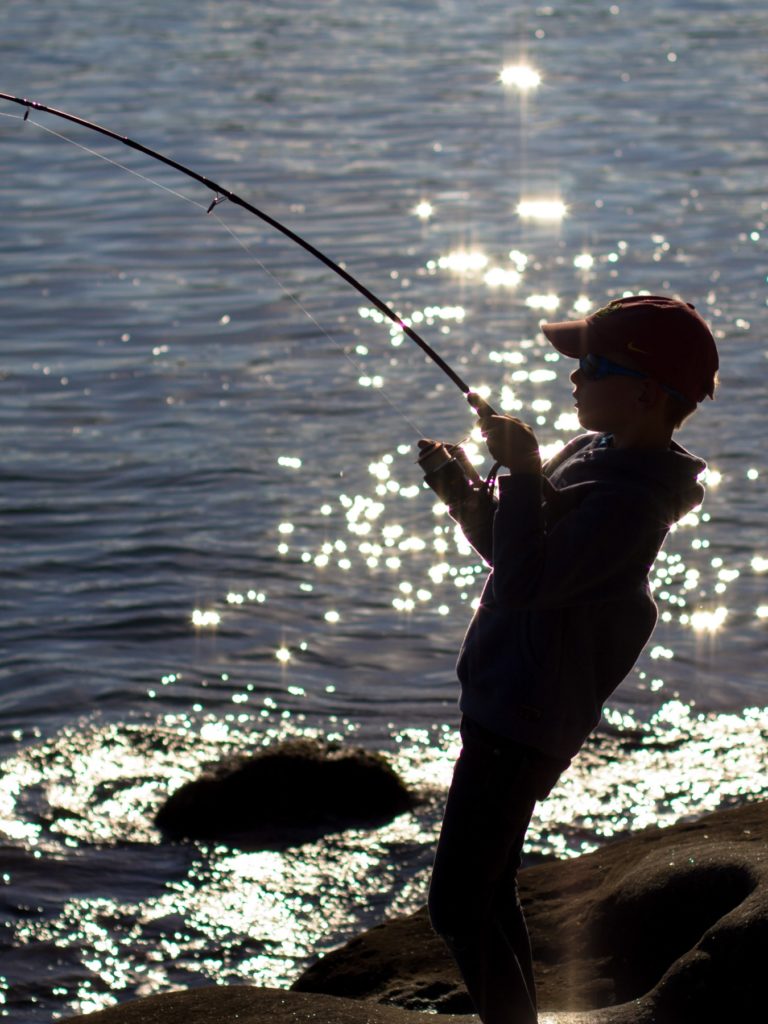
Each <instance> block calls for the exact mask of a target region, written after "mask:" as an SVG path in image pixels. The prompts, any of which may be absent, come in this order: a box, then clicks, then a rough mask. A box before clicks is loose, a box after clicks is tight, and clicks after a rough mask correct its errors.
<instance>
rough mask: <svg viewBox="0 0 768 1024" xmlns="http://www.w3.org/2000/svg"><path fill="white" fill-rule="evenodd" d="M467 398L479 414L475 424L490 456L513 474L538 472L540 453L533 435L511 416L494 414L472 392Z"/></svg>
mask: <svg viewBox="0 0 768 1024" xmlns="http://www.w3.org/2000/svg"><path fill="white" fill-rule="evenodd" d="M467 401H468V402H469V404H470V405H471V406H472V407H473V408H474V410H475V411H476V412H477V415H478V426H479V427H480V430H481V432H482V435H483V437H484V438H485V443H486V444H487V445H488V451H489V452H490V453H491V457H492V458H493V459H494V460H495V461H496V462H500V463H501V465H502V466H506V467H507V468H508V469H509V470H510V472H512V473H540V472H541V456H540V455H539V442H538V441H537V440H536V435H535V434H534V432H533V431H532V430H531V428H530V427H529V426H528V424H527V423H523V421H522V420H518V419H516V418H515V417H514V416H497V415H496V414H495V413H493V412H492V411H491V410H490V407H489V406H488V404H487V402H484V401H483V399H482V398H481V397H480V396H479V395H478V394H476V393H475V392H473V391H471V392H470V393H469V394H468V395H467Z"/></svg>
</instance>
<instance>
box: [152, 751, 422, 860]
mask: <svg viewBox="0 0 768 1024" xmlns="http://www.w3.org/2000/svg"><path fill="white" fill-rule="evenodd" d="M415 802H416V801H415V798H414V796H413V795H412V794H411V793H410V792H409V790H408V789H407V787H406V786H405V784H404V783H403V782H402V781H401V779H400V778H399V777H398V776H397V774H396V773H395V772H394V771H393V769H392V768H391V767H390V765H389V764H388V763H387V761H386V759H385V758H384V757H382V756H381V755H379V754H373V753H370V752H368V751H365V750H361V749H359V748H349V747H342V746H340V745H338V744H330V743H320V742H316V741H313V740H292V741H288V742H285V743H281V744H278V745H276V746H274V747H265V748H264V750H263V751H259V753H257V754H255V755H254V756H252V757H238V758H234V759H230V760H228V761H226V762H224V763H223V764H220V765H217V766H216V767H215V768H213V769H210V770H209V771H208V772H206V774H204V775H203V776H201V777H200V778H199V779H196V780H194V781H193V782H188V783H186V784H185V785H183V786H182V787H181V788H180V789H178V790H176V792H175V793H173V794H172V795H171V796H170V797H169V798H168V800H167V801H166V803H165V804H164V805H163V806H162V807H161V808H160V810H159V812H158V813H157V816H156V817H155V824H156V825H157V826H158V828H160V829H161V830H162V831H163V832H164V833H165V834H166V835H167V836H169V837H172V838H188V839H219V840H230V841H236V842H237V844H238V845H241V846H247V847H248V848H250V849H260V848H270V847H275V846H277V847H279V846H284V845H286V844H288V843H294V842H301V841H307V840H308V839H311V838H314V837H317V836H320V835H324V834H325V833H328V832H336V831H340V830H342V829H345V828H351V827H354V826H370V825H378V824H383V823H384V822H387V821H391V820H392V818H395V817H396V816H397V815H398V814H402V813H403V812H404V811H407V810H409V809H410V808H412V807H413V806H414V804H415Z"/></svg>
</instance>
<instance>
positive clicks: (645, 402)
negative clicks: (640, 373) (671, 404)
mask: <svg viewBox="0 0 768 1024" xmlns="http://www.w3.org/2000/svg"><path fill="white" fill-rule="evenodd" d="M664 395H665V392H664V389H663V388H662V386H661V384H659V383H658V381H655V380H653V379H652V378H651V377H645V378H644V379H643V380H642V381H640V390H639V392H638V402H639V403H640V405H641V406H642V407H643V409H647V410H650V409H654V408H656V407H657V406H660V405H662V404H663V402H664Z"/></svg>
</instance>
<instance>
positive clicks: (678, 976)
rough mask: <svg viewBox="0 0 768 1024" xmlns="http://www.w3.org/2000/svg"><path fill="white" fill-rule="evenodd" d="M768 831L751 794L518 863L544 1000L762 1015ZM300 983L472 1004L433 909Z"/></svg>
mask: <svg viewBox="0 0 768 1024" xmlns="http://www.w3.org/2000/svg"><path fill="white" fill-rule="evenodd" d="M767 835H768V803H761V804H753V805H749V806H746V807H742V808H739V809H736V810H728V811H719V812H717V813H715V814H712V815H708V816H707V817H704V818H701V819H700V820H699V821H697V822H694V823H691V824H681V825H676V826H673V827H671V828H667V829H658V828H652V829H647V830H646V831H644V832H641V833H638V834H637V835H635V836H633V837H632V838H630V839H626V840H620V841H617V842H614V843H611V844H609V845H607V846H605V847H603V848H601V849H600V850H597V851H596V852H595V853H592V854H588V855H585V856H583V857H579V858H576V859H574V860H569V861H559V862H554V863H547V864H541V865H537V866H535V867H531V868H527V869H525V870H524V871H522V872H521V876H520V891H521V898H522V900H523V904H524V906H525V909H526V916H527V920H528V926H529V931H530V934H531V943H532V946H533V951H534V957H535V961H536V962H535V969H536V976H537V984H538V990H539V1002H540V1006H541V1007H542V1009H543V1010H545V1011H550V1012H553V1011H566V1010H568V1011H576V1010H581V1011H590V1012H589V1013H588V1015H587V1019H589V1020H591V1019H593V1014H594V1020H595V1021H597V1020H601V1021H602V1020H603V1019H605V1020H608V1019H610V1020H616V1021H619V1020H624V1019H626V1020H627V1021H628V1022H629V1021H631V1022H632V1024H646V1022H648V1024H650V1022H651V1021H654V1022H656V1024H726V1022H730V1021H736V1020H741V1019H742V1018H743V1019H745V1020H749V1019H763V1017H764V1014H765V1009H764V1005H765V998H766V997H765V980H764V977H763V974H762V970H763V968H762V963H763V961H764V958H765V951H766V950H767V949H768V841H767V840H766V836H767ZM294 989H295V990H296V991H302V992H311V991H314V992H323V993H327V994H331V995H336V996H346V997H348V998H352V999H365V1000H371V1001H375V1002H377V1003H389V1004H394V1005H397V1006H400V1007H404V1008H408V1009H424V1008H426V1007H427V1006H430V1005H431V1006H432V1007H433V1008H435V1009H437V1010H438V1012H441V1013H467V1012H469V1003H468V1000H467V997H466V994H465V992H464V989H463V986H462V984H461V979H460V977H459V975H458V972H457V971H456V969H455V967H454V965H453V962H452V961H451V959H450V957H449V956H448V953H447V950H446V949H445V947H444V946H443V945H442V943H441V942H440V941H439V940H438V939H437V938H436V937H435V935H434V934H433V933H432V931H431V928H430V926H429V922H428V919H427V915H426V912H425V911H424V910H420V911H418V912H416V913H415V914H412V915H411V916H410V917H406V918H401V919H398V920H395V921H391V922H387V923H386V924H383V925H380V926H379V927H378V928H374V929H372V930H371V931H369V932H367V933H365V934H363V935H362V936H359V937H358V938H356V939H353V940H352V941H351V942H349V943H347V945H345V946H343V947H342V948H341V949H339V950H336V951H335V952H333V953H330V954H328V955H327V956H325V957H324V958H323V959H321V960H320V961H319V962H318V963H317V964H315V965H314V966H312V967H311V968H310V969H309V970H308V971H306V972H305V973H304V974H303V975H302V976H301V978H299V980H298V981H297V982H296V984H295V985H294Z"/></svg>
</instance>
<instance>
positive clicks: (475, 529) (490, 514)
mask: <svg viewBox="0 0 768 1024" xmlns="http://www.w3.org/2000/svg"><path fill="white" fill-rule="evenodd" d="M497 507H498V506H497V503H496V501H495V500H494V499H493V498H491V497H489V496H487V495H484V494H478V493H477V492H475V493H474V494H473V495H471V496H470V497H469V498H468V499H467V500H465V501H463V502H460V503H457V504H454V505H449V506H448V512H449V515H450V516H451V518H452V519H453V520H455V521H456V522H457V523H458V524H459V526H460V527H461V529H462V531H463V533H464V536H465V537H466V538H467V540H468V541H469V543H470V544H471V545H472V547H473V548H474V549H475V551H476V552H477V553H478V554H479V555H480V557H481V558H483V559H484V560H485V561H486V562H487V563H488V565H491V564H492V559H493V521H494V517H495V514H496V509H497Z"/></svg>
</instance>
